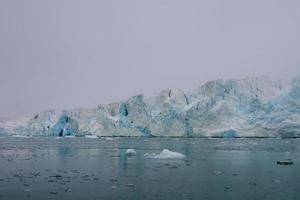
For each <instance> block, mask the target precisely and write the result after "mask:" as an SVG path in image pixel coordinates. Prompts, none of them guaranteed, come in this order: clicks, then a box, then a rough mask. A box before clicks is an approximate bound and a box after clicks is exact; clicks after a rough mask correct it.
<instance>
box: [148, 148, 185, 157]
mask: <svg viewBox="0 0 300 200" xmlns="http://www.w3.org/2000/svg"><path fill="white" fill-rule="evenodd" d="M145 157H146V158H155V159H182V158H185V157H186V156H185V155H184V154H181V153H178V152H175V151H170V150H169V149H163V150H162V151H161V152H160V153H159V154H157V155H156V154H145Z"/></svg>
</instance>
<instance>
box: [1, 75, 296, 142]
mask: <svg viewBox="0 0 300 200" xmlns="http://www.w3.org/2000/svg"><path fill="white" fill-rule="evenodd" d="M0 136H98V137H106V136H126V137H127V136H134V137H139V136H146V137H152V136H153V137H155V136H156V137H299V136H300V79H297V78H296V79H291V80H284V81H283V80H278V79H272V78H268V77H251V78H245V79H241V80H233V79H229V80H221V79H220V80H215V81H209V82H207V83H205V84H203V85H201V86H200V87H198V88H197V89H195V90H193V91H190V92H187V93H185V92H184V91H182V90H180V89H170V90H163V91H161V92H160V93H159V94H158V95H157V96H155V97H150V98H145V97H144V96H143V95H137V96H133V97H131V98H130V99H128V100H126V101H121V102H117V103H111V104H105V105H98V106H97V107H95V108H80V109H73V110H65V111H60V112H58V111H55V110H48V111H44V112H41V113H39V114H36V115H35V116H33V117H32V118H29V119H22V120H0Z"/></svg>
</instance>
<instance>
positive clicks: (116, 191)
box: [0, 137, 300, 200]
mask: <svg viewBox="0 0 300 200" xmlns="http://www.w3.org/2000/svg"><path fill="white" fill-rule="evenodd" d="M128 148H134V149H135V150H136V151H137V153H138V155H137V156H135V157H127V156H126V155H125V151H126V149H128ZM164 148H167V149H170V150H172V151H177V152H180V153H183V154H185V155H186V159H165V160H159V159H149V158H145V157H144V154H145V153H159V152H160V151H161V150H162V149H164ZM287 158H291V159H292V160H293V162H294V165H289V166H284V165H277V164H276V161H277V160H283V159H287ZM0 199H1V200H2V199H3V200H11V199H35V200H42V199H60V200H66V199H68V200H76V199H91V200H98V199H129V200H134V199H138V200H142V199H155V200H159V199H163V200H167V199H175V200H176V199H180V200H182V199H197V200H198V199H200V200H201V199H204V200H210V199H238V200H240V199H244V200H247V199H249V200H250V199H251V200H254V199H270V200H271V199H272V200H276V199H278V200H283V199H284V200H288V199H295V200H298V199H300V140H299V139H195V138H190V139H183V138H182V139H177V138H148V139H144V138H101V139H89V138H60V139H58V138H14V137H7V138H0Z"/></svg>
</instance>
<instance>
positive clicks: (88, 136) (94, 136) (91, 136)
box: [85, 135, 98, 138]
mask: <svg viewBox="0 0 300 200" xmlns="http://www.w3.org/2000/svg"><path fill="white" fill-rule="evenodd" d="M85 138H98V136H96V135H86V136H85Z"/></svg>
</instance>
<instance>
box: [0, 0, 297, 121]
mask: <svg viewBox="0 0 300 200" xmlns="http://www.w3.org/2000/svg"><path fill="white" fill-rule="evenodd" d="M299 10H300V1H299V0H226V1H224V0H207V1H202V0H193V1H192V0H191V1H189V0H147V1H143V0H1V1H0V116H2V117H9V118H11V117H19V116H28V115H32V114H34V113H37V112H39V111H42V110H45V109H51V108H55V109H62V108H66V109H70V108H75V107H93V106H96V105H98V104H100V103H109V102H114V101H119V100H124V99H127V98H129V97H130V96H132V95H135V94H138V93H143V94H145V95H146V96H149V95H155V94H157V93H158V92H159V91H160V90H162V89H166V88H183V89H184V90H188V89H194V88H196V87H197V86H198V85H200V84H202V83H203V82H205V81H208V80H212V79H218V78H244V77H248V76H260V75H268V76H275V77H291V76H296V75H300V37H299V36H300V12H299Z"/></svg>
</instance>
